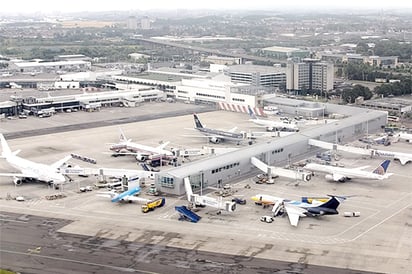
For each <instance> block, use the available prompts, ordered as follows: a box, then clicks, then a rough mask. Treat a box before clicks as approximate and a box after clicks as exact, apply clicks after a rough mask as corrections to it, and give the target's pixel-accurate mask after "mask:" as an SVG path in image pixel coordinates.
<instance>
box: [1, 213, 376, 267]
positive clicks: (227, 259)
mask: <svg viewBox="0 0 412 274" xmlns="http://www.w3.org/2000/svg"><path fill="white" fill-rule="evenodd" d="M68 223H69V221H67V220H63V219H54V218H43V217H39V216H33V215H25V214H14V213H9V212H4V211H2V212H0V224H1V238H0V266H1V268H2V269H10V270H13V271H18V272H20V273H213V272H215V273H335V274H339V273H370V272H363V271H353V270H346V269H338V268H331V267H322V266H314V265H308V264H305V263H300V262H297V263H289V262H282V261H275V260H265V259H257V258H254V257H248V256H229V255H225V254H220V253H212V252H202V251H198V250H190V249H181V248H174V247H167V246H164V245H153V244H143V243H139V242H138V241H135V242H130V241H124V240H122V239H117V240H113V239H105V238H102V237H99V235H95V236H93V237H90V236H81V235H74V234H67V233H61V232H58V230H59V228H61V227H63V226H65V225H67V224H68ZM263 248H265V247H263Z"/></svg>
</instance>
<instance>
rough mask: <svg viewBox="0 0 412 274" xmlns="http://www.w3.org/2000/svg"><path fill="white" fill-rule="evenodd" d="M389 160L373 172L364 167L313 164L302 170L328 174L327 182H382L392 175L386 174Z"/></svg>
mask: <svg viewBox="0 0 412 274" xmlns="http://www.w3.org/2000/svg"><path fill="white" fill-rule="evenodd" d="M389 163H390V160H385V161H383V162H382V163H381V164H380V165H379V166H378V167H377V168H376V169H375V170H374V171H372V172H370V171H364V170H363V169H365V168H367V166H364V167H357V168H343V167H335V166H327V165H319V164H315V163H309V164H307V165H306V166H304V167H303V168H304V169H306V170H310V171H319V172H323V173H328V174H327V175H326V176H325V178H326V179H327V180H333V181H336V182H342V183H343V182H345V181H347V180H350V179H355V178H358V179H370V180H383V179H387V178H389V176H391V175H392V174H393V173H386V170H387V169H388V166H389Z"/></svg>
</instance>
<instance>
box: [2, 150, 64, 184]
mask: <svg viewBox="0 0 412 274" xmlns="http://www.w3.org/2000/svg"><path fill="white" fill-rule="evenodd" d="M6 160H7V162H8V163H9V164H10V165H11V166H12V167H14V168H15V169H18V170H20V172H21V173H23V174H25V175H27V176H26V177H27V178H33V179H35V180H38V181H43V182H47V183H53V184H61V183H64V182H65V181H66V178H65V177H64V176H63V175H62V174H60V173H58V171H57V170H55V169H54V168H52V167H50V166H48V165H45V164H40V163H35V162H32V161H30V160H27V159H23V158H21V157H18V156H14V155H10V156H8V157H7V158H6ZM16 177H19V176H16Z"/></svg>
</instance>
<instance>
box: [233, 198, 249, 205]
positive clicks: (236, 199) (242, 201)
mask: <svg viewBox="0 0 412 274" xmlns="http://www.w3.org/2000/svg"><path fill="white" fill-rule="evenodd" d="M232 202H235V203H237V204H239V205H245V204H246V200H245V199H242V198H237V197H235V198H233V199H232Z"/></svg>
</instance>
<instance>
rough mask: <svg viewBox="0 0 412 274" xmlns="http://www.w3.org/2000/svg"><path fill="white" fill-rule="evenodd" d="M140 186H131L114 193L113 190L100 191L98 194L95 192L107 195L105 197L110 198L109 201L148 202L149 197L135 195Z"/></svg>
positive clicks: (101, 195) (138, 191)
mask: <svg viewBox="0 0 412 274" xmlns="http://www.w3.org/2000/svg"><path fill="white" fill-rule="evenodd" d="M140 190H141V189H140V186H135V187H132V188H129V189H128V190H126V191H124V192H122V193H116V192H115V191H108V192H100V193H99V194H97V195H98V196H100V197H107V198H111V201H112V202H113V203H117V202H129V203H131V202H142V203H145V202H148V201H149V199H145V198H140V197H136V195H137V194H139V193H140Z"/></svg>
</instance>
